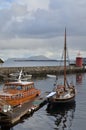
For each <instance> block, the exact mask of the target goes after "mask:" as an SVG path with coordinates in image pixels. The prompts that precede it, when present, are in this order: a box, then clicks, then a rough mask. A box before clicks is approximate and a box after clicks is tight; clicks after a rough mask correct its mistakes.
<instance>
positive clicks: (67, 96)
mask: <svg viewBox="0 0 86 130" xmlns="http://www.w3.org/2000/svg"><path fill="white" fill-rule="evenodd" d="M66 57H67V45H66V29H65V42H64V80H63V84H62V83H61V84H58V82H57V83H56V84H54V85H55V87H54V90H53V91H52V93H51V94H50V95H48V96H47V98H48V101H49V102H50V103H59V104H64V103H71V102H73V101H74V100H75V96H76V89H75V86H74V85H73V84H72V83H70V84H69V82H68V80H67V77H66ZM58 81H59V79H58ZM54 92H55V93H54Z"/></svg>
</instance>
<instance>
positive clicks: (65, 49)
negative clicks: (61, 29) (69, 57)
mask: <svg viewBox="0 0 86 130" xmlns="http://www.w3.org/2000/svg"><path fill="white" fill-rule="evenodd" d="M64 87H65V88H66V28H65V37H64Z"/></svg>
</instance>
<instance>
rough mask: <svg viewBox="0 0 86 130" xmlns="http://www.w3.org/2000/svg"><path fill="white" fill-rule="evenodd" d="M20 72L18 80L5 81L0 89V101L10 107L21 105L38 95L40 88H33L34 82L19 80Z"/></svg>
mask: <svg viewBox="0 0 86 130" xmlns="http://www.w3.org/2000/svg"><path fill="white" fill-rule="evenodd" d="M21 73H22V72H20V75H19V78H18V81H13V82H6V83H5V84H4V86H3V90H1V91H0V99H1V100H2V102H5V104H6V105H7V104H8V105H9V106H11V107H16V106H18V105H22V104H24V103H26V102H29V101H31V100H32V99H34V98H35V97H36V96H39V95H40V90H38V89H36V88H35V86H34V82H27V81H21ZM5 104H4V105H5ZM0 107H1V104H0Z"/></svg>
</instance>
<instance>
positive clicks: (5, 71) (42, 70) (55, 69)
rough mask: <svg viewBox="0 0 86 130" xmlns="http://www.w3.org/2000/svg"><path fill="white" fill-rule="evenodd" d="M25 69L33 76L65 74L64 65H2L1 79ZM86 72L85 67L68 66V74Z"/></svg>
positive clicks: (25, 71)
mask: <svg viewBox="0 0 86 130" xmlns="http://www.w3.org/2000/svg"><path fill="white" fill-rule="evenodd" d="M21 70H22V71H23V72H24V73H27V74H31V75H32V77H43V76H47V74H53V75H60V74H63V70H64V68H63V67H59V66H38V67H1V68H0V80H3V78H4V77H6V76H8V75H9V74H10V73H14V72H18V71H21ZM84 72H86V69H85V68H80V67H75V66H68V67H67V74H71V73H84Z"/></svg>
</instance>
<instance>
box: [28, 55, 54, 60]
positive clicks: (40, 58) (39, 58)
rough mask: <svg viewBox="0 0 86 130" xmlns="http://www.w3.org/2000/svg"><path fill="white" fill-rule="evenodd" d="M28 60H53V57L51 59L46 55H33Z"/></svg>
mask: <svg viewBox="0 0 86 130" xmlns="http://www.w3.org/2000/svg"><path fill="white" fill-rule="evenodd" d="M28 60H53V59H49V58H48V57H46V56H43V55H39V56H31V57H29V58H28Z"/></svg>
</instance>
